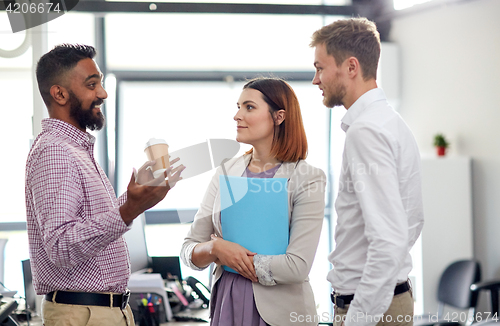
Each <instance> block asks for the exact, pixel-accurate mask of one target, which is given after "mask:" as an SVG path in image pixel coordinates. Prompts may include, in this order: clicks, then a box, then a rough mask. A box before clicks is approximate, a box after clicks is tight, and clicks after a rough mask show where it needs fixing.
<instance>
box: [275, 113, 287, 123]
mask: <svg viewBox="0 0 500 326" xmlns="http://www.w3.org/2000/svg"><path fill="white" fill-rule="evenodd" d="M283 121H285V110H279V111H276V112H275V113H274V124H275V125H276V126H279V125H280V124H281V123H282V122H283Z"/></svg>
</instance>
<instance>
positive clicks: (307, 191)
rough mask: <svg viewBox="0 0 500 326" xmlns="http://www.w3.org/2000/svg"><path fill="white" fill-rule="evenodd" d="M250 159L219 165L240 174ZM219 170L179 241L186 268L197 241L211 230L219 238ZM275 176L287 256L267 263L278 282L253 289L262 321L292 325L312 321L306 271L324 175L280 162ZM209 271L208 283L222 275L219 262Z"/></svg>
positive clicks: (319, 223)
mask: <svg viewBox="0 0 500 326" xmlns="http://www.w3.org/2000/svg"><path fill="white" fill-rule="evenodd" d="M249 161H250V155H244V156H241V157H238V158H234V159H231V160H229V161H228V162H226V163H225V164H224V168H225V170H226V173H227V174H228V175H231V176H241V175H242V174H243V172H244V170H245V169H246V167H247V165H248V163H249ZM222 174H223V170H222V168H221V167H219V168H217V171H216V173H215V175H214V177H213V178H212V181H211V182H210V185H209V187H208V189H207V192H206V194H205V197H204V198H203V202H202V203H201V206H200V209H199V210H198V212H197V213H196V216H195V218H194V222H193V224H192V225H191V229H190V231H189V233H188V234H187V236H186V238H185V239H184V243H183V245H182V249H181V259H182V260H183V262H184V263H185V264H186V265H187V266H189V267H191V268H193V269H196V270H200V268H198V267H197V266H195V265H194V264H193V263H192V261H191V255H192V252H193V249H194V247H195V246H196V245H197V244H198V243H201V242H206V241H209V240H210V235H211V234H216V235H217V236H219V237H221V236H222V235H221V226H220V205H221V203H220V198H219V176H220V175H222ZM274 177H275V178H287V179H289V182H288V207H289V210H288V211H289V220H290V241H289V245H288V247H287V251H286V254H284V255H278V256H274V257H273V259H272V262H271V265H270V267H271V272H272V276H273V278H274V280H275V282H276V283H277V284H276V285H273V286H264V285H262V284H260V283H253V291H254V297H255V303H256V306H257V310H258V311H259V314H260V315H261V317H262V319H264V321H265V322H266V323H268V324H270V325H273V326H274V325H279V326H281V325H294V326H296V325H297V318H299V316H304V317H303V319H302V318H301V319H300V320H308V319H309V320H315V318H314V316H315V315H316V305H315V302H314V296H313V292H312V289H311V286H310V284H309V278H308V274H309V271H310V270H311V266H312V263H313V260H314V256H315V254H316V248H317V246H318V242H319V237H320V233H321V226H322V224H323V218H324V208H325V186H326V176H325V173H324V172H323V171H322V170H320V169H318V168H315V167H313V166H311V165H309V164H307V163H306V162H305V161H299V162H298V163H297V162H291V163H283V164H282V165H281V166H280V168H279V169H278V171H276V174H275V176H274ZM325 259H326V258H325ZM214 275H215V279H214V282H213V284H215V283H216V282H217V280H218V279H219V278H220V276H221V275H222V268H221V266H219V265H217V267H216V268H215V270H214ZM308 316H310V317H309V318H308ZM316 320H317V319H316ZM294 321H295V322H294ZM316 324H317V323H315V322H311V323H307V322H303V323H300V325H316Z"/></svg>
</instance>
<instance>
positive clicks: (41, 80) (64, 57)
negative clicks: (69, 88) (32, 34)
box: [36, 44, 96, 108]
mask: <svg viewBox="0 0 500 326" xmlns="http://www.w3.org/2000/svg"><path fill="white" fill-rule="evenodd" d="M95 54H96V51H95V48H94V47H93V46H90V45H80V44H61V45H57V46H56V47H54V48H53V49H52V50H50V51H49V52H47V53H45V54H44V55H43V56H42V57H41V58H40V60H38V64H37V66H36V80H37V82H38V89H39V90H40V94H41V95H42V99H43V101H44V102H45V104H46V105H47V108H48V107H49V105H50V97H51V96H50V88H51V87H52V86H53V85H56V84H58V83H60V82H61V80H62V78H64V74H65V73H66V72H68V71H69V70H71V69H73V68H74V67H75V66H76V65H77V64H78V62H79V61H80V60H83V59H87V58H89V59H93V58H94V57H95Z"/></svg>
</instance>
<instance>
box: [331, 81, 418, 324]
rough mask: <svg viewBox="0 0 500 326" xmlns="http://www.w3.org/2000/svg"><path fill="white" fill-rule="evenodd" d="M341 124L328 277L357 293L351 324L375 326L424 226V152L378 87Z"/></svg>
mask: <svg viewBox="0 0 500 326" xmlns="http://www.w3.org/2000/svg"><path fill="white" fill-rule="evenodd" d="M342 129H343V130H344V131H345V132H346V139H345V147H344V154H343V162H342V171H341V175H340V180H339V184H340V186H339V195H338V198H337V200H336V202H335V209H336V211H337V215H338V220H337V227H336V230H335V242H336V248H335V250H334V251H333V252H332V253H331V254H330V255H329V256H328V259H329V261H330V262H331V263H332V264H333V270H331V271H330V272H329V273H328V277H327V278H328V280H329V281H330V282H331V283H332V287H333V288H334V290H335V291H336V292H338V293H340V294H343V295H348V294H353V293H354V300H353V301H352V302H351V304H350V306H349V311H348V313H347V316H346V320H345V325H346V326H350V325H363V326H365V325H366V326H371V325H375V324H376V323H377V320H376V319H375V318H376V317H378V318H380V317H381V316H382V315H383V313H384V312H386V311H387V309H388V308H389V305H390V304H391V301H392V298H393V296H394V288H395V287H396V284H397V283H401V282H404V281H406V280H407V278H408V273H409V272H410V270H411V268H412V261H411V256H410V254H409V251H410V249H411V247H412V246H413V244H414V243H415V241H416V240H417V238H418V237H419V235H420V232H421V230H422V226H423V207H422V191H421V180H420V179H421V176H420V154H419V151H418V147H417V144H416V142H415V139H414V137H413V134H412V133H411V131H410V129H409V128H408V126H407V125H406V124H405V122H404V121H403V119H402V118H401V116H400V115H399V114H398V113H397V112H395V111H394V109H392V108H391V107H390V105H389V104H388V103H387V100H386V97H385V94H384V92H383V90H382V89H380V88H376V89H372V90H370V91H368V92H366V93H365V94H363V95H362V96H361V97H360V98H359V99H358V100H357V101H356V102H355V103H354V104H353V105H352V106H351V107H350V108H349V109H348V110H347V113H346V115H345V116H344V118H343V119H342Z"/></svg>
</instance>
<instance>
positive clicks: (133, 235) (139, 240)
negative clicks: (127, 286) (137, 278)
mask: <svg viewBox="0 0 500 326" xmlns="http://www.w3.org/2000/svg"><path fill="white" fill-rule="evenodd" d="M145 225H146V218H145V217H144V214H141V215H139V216H138V217H137V218H136V219H135V220H134V222H133V223H132V229H130V230H129V231H127V232H126V233H125V235H124V238H125V241H126V242H127V247H128V252H129V254H130V268H131V272H132V273H135V272H140V271H142V270H145V269H147V268H149V267H150V266H151V258H150V257H149V256H148V249H147V247H146V234H145V233H144V226H145Z"/></svg>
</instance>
